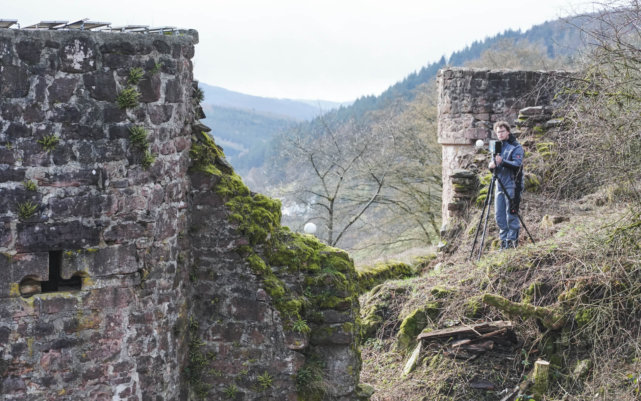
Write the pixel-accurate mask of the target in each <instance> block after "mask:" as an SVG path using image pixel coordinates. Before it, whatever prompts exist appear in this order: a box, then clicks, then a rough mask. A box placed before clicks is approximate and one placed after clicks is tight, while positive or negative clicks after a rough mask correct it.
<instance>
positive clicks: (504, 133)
mask: <svg viewBox="0 0 641 401" xmlns="http://www.w3.org/2000/svg"><path fill="white" fill-rule="evenodd" d="M496 136H497V137H498V138H499V140H500V141H504V140H506V139H507V138H508V137H509V136H510V131H508V130H506V129H505V127H498V128H497V129H496Z"/></svg>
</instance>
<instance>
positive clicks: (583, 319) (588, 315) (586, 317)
mask: <svg viewBox="0 0 641 401" xmlns="http://www.w3.org/2000/svg"><path fill="white" fill-rule="evenodd" d="M594 315H595V311H594V309H592V308H582V309H579V310H578V311H577V312H576V313H575V314H574V320H575V321H576V323H577V324H578V325H579V327H583V326H585V325H587V324H588V323H590V321H592V319H593V318H594Z"/></svg>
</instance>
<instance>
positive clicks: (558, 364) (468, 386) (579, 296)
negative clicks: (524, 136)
mask: <svg viewBox="0 0 641 401" xmlns="http://www.w3.org/2000/svg"><path fill="white" fill-rule="evenodd" d="M534 156H536V155H534ZM612 193H617V191H616V188H614V189H612V188H610V189H603V190H601V191H599V192H597V193H595V194H592V195H589V196H586V197H584V198H583V199H580V200H578V201H575V202H556V201H551V200H550V199H549V197H547V196H543V195H537V194H533V193H527V194H525V196H524V200H523V204H522V211H521V215H522V216H523V218H524V220H525V223H526V225H527V226H528V228H529V229H530V231H531V232H532V234H533V236H534V237H535V239H536V240H537V243H536V244H535V245H532V244H531V243H530V244H524V245H523V246H522V247H520V248H519V249H517V250H511V251H508V252H503V253H501V252H498V250H495V249H492V247H491V245H490V244H486V251H485V254H484V256H483V258H482V259H481V260H480V261H476V260H474V261H470V260H468V258H467V257H468V255H469V253H470V248H471V244H472V241H473V232H474V229H475V226H476V222H477V221H478V215H479V213H480V210H474V211H473V212H472V215H471V218H470V224H469V225H468V227H467V228H466V229H465V230H464V232H463V234H462V235H461V237H460V238H459V246H458V249H457V250H456V251H454V252H453V253H452V254H450V255H441V256H440V257H439V259H437V260H435V261H433V262H432V263H431V264H430V267H428V268H426V269H425V270H424V271H423V273H422V274H421V275H420V276H418V277H415V278H410V279H405V280H398V281H388V282H387V283H385V284H382V285H381V286H378V287H375V288H374V289H373V290H372V291H370V292H369V293H366V294H364V295H363V296H361V307H362V310H361V318H362V319H363V322H364V327H365V328H369V330H370V332H372V328H371V327H370V326H368V324H369V325H374V326H375V331H374V333H375V334H374V335H373V336H372V337H371V338H369V339H368V340H366V341H365V343H364V345H363V355H362V356H363V370H362V373H361V381H362V382H365V383H369V384H371V385H373V386H374V387H375V388H376V389H377V392H376V393H375V395H374V396H373V397H372V400H374V401H382V400H452V401H453V400H466V401H467V400H476V401H480V400H500V399H501V398H502V397H503V396H504V395H505V394H504V393H503V394H502V393H501V391H503V390H504V389H508V388H510V389H511V388H513V387H514V386H515V385H517V384H519V383H522V382H523V381H524V380H526V376H527V375H528V373H530V370H531V367H532V364H533V363H534V361H535V360H536V359H537V358H542V359H545V360H548V361H551V362H552V374H551V383H552V384H551V388H550V390H549V392H548V398H546V399H548V400H562V399H563V400H586V399H598V400H635V399H638V398H637V397H639V381H641V380H639V379H638V378H639V375H640V373H641V333H640V328H639V324H638V321H639V318H640V317H641V227H640V226H641V217H639V215H638V214H636V215H635V214H634V213H633V212H632V211H631V209H629V206H633V205H627V204H625V202H623V201H622V200H621V199H619V203H612V201H613V200H614V199H613V198H612ZM546 215H548V216H560V217H564V218H566V220H565V221H561V222H558V223H557V224H553V223H552V220H553V219H550V218H548V219H544V216H546ZM557 220H563V219H557ZM488 236H489V238H490V239H493V238H495V237H496V236H497V233H496V229H495V227H494V224H491V225H490V231H489V233H488ZM521 238H522V241H524V240H525V238H526V234H525V232H523V235H522V237H521ZM435 288H436V289H437V290H434V289H435ZM443 289H447V291H443ZM488 293H490V294H498V295H501V296H503V297H506V298H508V299H510V300H512V301H514V302H524V303H528V304H531V305H537V306H545V307H549V308H552V309H553V310H554V311H556V312H558V313H560V314H561V315H562V316H563V317H564V319H565V324H564V325H563V326H562V328H561V329H559V330H548V329H546V328H545V327H543V325H542V324H541V322H538V321H536V319H532V318H523V316H520V315H518V314H517V315H509V314H507V313H504V312H502V311H500V310H497V309H496V308H494V307H491V306H488V305H485V304H483V302H481V297H482V296H483V294H488ZM435 305H436V306H438V308H439V309H438V311H437V312H436V313H434V311H433V308H434V306H435ZM417 309H419V310H423V311H427V310H431V311H432V312H430V313H425V314H424V315H425V316H427V317H426V318H423V320H422V321H420V322H419V323H418V324H419V325H420V326H419V327H418V328H416V327H412V328H413V330H414V332H411V334H412V335H411V336H410V338H414V335H415V334H416V330H417V329H418V330H419V331H420V329H421V328H423V325H425V328H426V329H428V330H429V329H437V328H443V327H449V326H453V325H465V324H472V323H477V322H483V321H490V320H502V319H505V320H507V319H510V320H512V321H513V322H514V324H515V326H516V330H515V331H516V336H517V340H518V342H517V343H516V344H510V345H499V344H496V345H495V348H494V349H493V350H492V351H489V352H486V353H484V354H482V355H480V356H479V357H478V358H476V359H475V360H463V359H458V358H452V357H451V356H446V353H447V348H448V347H447V345H446V344H445V343H444V342H433V343H430V344H424V345H426V346H424V349H423V351H422V352H421V355H420V358H419V363H418V367H417V368H416V370H415V371H414V372H412V373H410V374H409V375H407V376H405V377H403V375H402V371H403V367H404V365H405V362H406V361H407V359H408V358H409V355H410V353H411V351H412V349H413V345H414V344H409V346H408V345H406V346H405V347H399V345H398V344H399V338H401V339H402V337H403V335H402V333H399V329H400V326H401V323H402V321H403V319H405V318H406V317H408V316H410V315H412V313H413V312H415V311H416V310H417ZM406 326H407V325H406ZM403 329H404V330H407V327H404V328H403ZM405 337H406V338H407V336H405ZM406 338H405V341H407V340H406ZM459 356H462V355H459ZM580 361H584V362H583V363H584V364H587V366H588V369H586V371H585V372H579V371H578V370H577V371H576V372H575V369H576V367H577V365H578V364H579V362H580ZM587 361H589V362H587ZM483 382H489V383H491V384H492V386H493V389H492V390H479V389H474V388H473V387H474V385H475V384H479V383H483ZM486 384H487V383H486ZM528 394H530V393H528V392H527V391H526V392H525V393H524V397H523V398H522V399H523V400H525V399H529V398H527V395H528ZM564 397H565V398H564Z"/></svg>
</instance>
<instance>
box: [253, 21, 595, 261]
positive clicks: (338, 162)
mask: <svg viewBox="0 0 641 401" xmlns="http://www.w3.org/2000/svg"><path fill="white" fill-rule="evenodd" d="M581 21H582V20H581V19H578V18H575V19H573V20H572V22H571V23H567V22H564V21H554V22H547V23H545V24H542V25H539V26H536V27H533V28H532V29H530V30H528V31H526V32H515V31H506V32H504V33H502V34H499V35H496V36H494V37H491V38H486V39H485V40H483V41H477V42H474V43H473V44H471V45H470V46H468V47H467V48H466V49H463V50H460V51H458V52H455V53H453V54H452V55H451V57H450V58H449V60H446V58H445V57H442V58H441V59H440V60H439V61H438V62H435V63H431V64H429V65H427V66H425V67H423V68H421V69H420V70H419V71H417V72H414V73H411V74H410V75H408V76H407V77H406V78H405V79H403V80H402V81H400V82H398V83H396V84H394V85H392V86H391V87H390V88H388V89H387V90H386V91H385V92H383V93H382V94H381V95H380V96H364V97H361V98H359V99H358V100H356V101H355V102H354V104H353V105H351V106H348V107H340V108H338V109H336V110H332V111H330V112H328V113H325V114H324V115H322V116H320V117H318V118H316V119H314V120H312V121H310V122H306V123H301V124H298V125H296V126H295V127H294V128H292V129H290V130H287V131H284V132H282V133H280V134H279V135H277V136H276V137H275V138H274V140H273V141H272V142H271V143H270V145H269V146H270V148H271V151H269V154H270V155H271V158H270V160H269V164H268V167H267V168H266V169H265V170H266V171H267V172H268V176H267V179H266V186H265V187H264V189H263V190H265V191H267V192H268V193H270V194H272V195H274V196H278V197H280V198H282V199H284V202H285V205H286V208H285V216H284V221H285V224H288V225H290V226H291V227H292V228H293V229H296V230H301V229H302V225H303V224H305V223H307V222H310V221H311V222H314V223H315V224H316V225H317V226H318V227H319V234H318V235H319V236H320V237H321V238H323V239H324V240H325V241H327V242H329V243H330V244H333V245H336V246H340V247H343V248H346V249H348V250H350V251H351V252H352V254H353V256H354V257H355V258H356V260H357V262H360V261H364V260H371V259H372V258H376V257H377V256H380V255H382V254H387V255H389V254H390V253H392V254H398V253H399V252H404V251H409V250H411V249H412V248H415V247H419V248H420V247H425V246H429V245H430V244H432V243H433V242H434V241H436V240H437V238H438V227H439V226H440V210H439V208H438V205H440V166H441V160H440V153H441V149H440V146H438V145H437V143H436V128H437V127H436V123H435V121H436V103H435V102H436V90H435V85H434V81H435V77H436V74H437V72H438V70H439V69H440V68H442V67H444V66H445V65H466V66H473V67H474V66H475V67H484V68H522V69H523V68H525V69H550V68H567V67H568V66H569V65H570V64H571V63H572V62H573V57H574V55H576V54H577V51H578V49H579V46H580V43H581V42H580V37H581V35H580V31H579V29H577V27H575V26H573V25H572V23H574V24H578V23H579V22H581ZM417 110H421V112H416V111H417ZM390 164H393V165H394V166H395V167H394V169H391V168H388V167H387V166H389V165H390ZM392 170H393V171H394V172H393V174H392ZM337 238H338V240H337ZM409 252H410V253H411V251H409Z"/></svg>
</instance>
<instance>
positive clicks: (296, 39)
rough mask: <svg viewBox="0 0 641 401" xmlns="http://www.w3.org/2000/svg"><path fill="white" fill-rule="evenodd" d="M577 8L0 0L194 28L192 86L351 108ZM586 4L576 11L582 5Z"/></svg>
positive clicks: (35, 9)
mask: <svg viewBox="0 0 641 401" xmlns="http://www.w3.org/2000/svg"><path fill="white" fill-rule="evenodd" d="M585 4H586V2H585V1H580V0H386V1H382V0H368V1H366V0H209V1H204V0H203V1H197V0H154V1H148V0H127V1H125V0H105V1H89V0H0V19H18V21H19V22H20V24H21V25H22V26H27V25H30V24H33V23H36V22H39V21H42V20H68V21H75V20H78V19H81V18H87V17H88V18H90V19H91V20H94V21H96V20H97V21H106V22H111V23H112V26H117V25H126V24H140V25H150V26H165V25H169V26H176V27H179V28H194V29H196V30H198V31H199V33H200V44H198V45H197V47H196V57H195V58H194V69H195V71H194V74H195V78H196V79H198V80H199V81H201V82H205V83H208V84H211V85H216V86H222V87H224V88H227V89H230V90H234V91H238V92H243V93H248V94H252V95H259V96H267V97H279V98H293V99H324V100H333V101H349V100H354V99H355V98H357V97H360V96H363V95H369V94H374V95H378V94H380V93H381V92H382V91H383V90H385V89H386V88H387V87H389V86H390V85H392V84H394V83H395V82H397V81H399V80H401V79H403V78H404V77H405V76H406V75H408V74H410V73H411V72H413V71H416V70H418V69H420V68H421V67H423V66H425V65H427V64H428V63H431V62H434V61H437V60H438V59H439V58H440V57H441V56H442V55H445V56H446V57H447V56H449V55H450V54H451V53H452V52H453V51H456V50H460V49H462V48H464V47H465V46H466V45H469V44H471V43H472V42H474V41H475V40H482V39H484V38H485V37H487V36H493V35H495V34H497V33H500V32H503V31H504V30H506V29H509V28H512V29H522V30H527V29H528V28H529V27H531V26H532V25H535V24H539V23H542V22H545V21H547V20H552V19H556V18H558V17H562V16H567V15H569V14H571V13H573V12H574V11H575V10H577V8H578V7H585ZM581 5H583V6H581Z"/></svg>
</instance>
